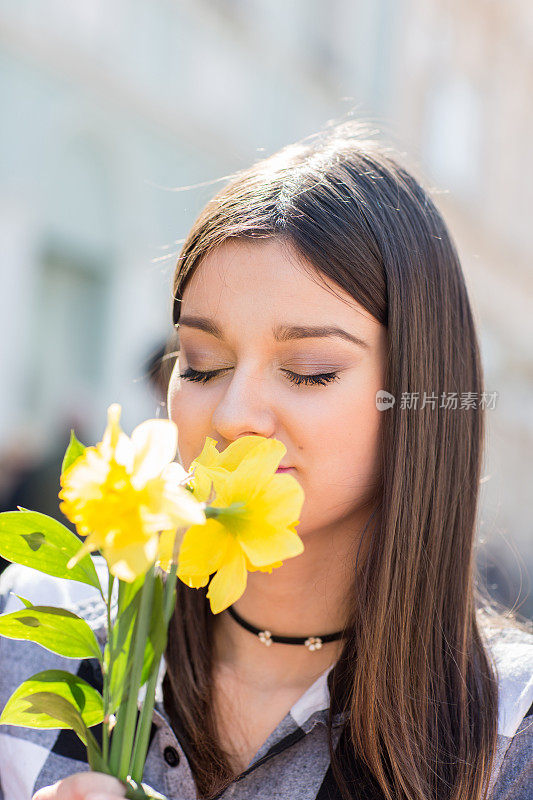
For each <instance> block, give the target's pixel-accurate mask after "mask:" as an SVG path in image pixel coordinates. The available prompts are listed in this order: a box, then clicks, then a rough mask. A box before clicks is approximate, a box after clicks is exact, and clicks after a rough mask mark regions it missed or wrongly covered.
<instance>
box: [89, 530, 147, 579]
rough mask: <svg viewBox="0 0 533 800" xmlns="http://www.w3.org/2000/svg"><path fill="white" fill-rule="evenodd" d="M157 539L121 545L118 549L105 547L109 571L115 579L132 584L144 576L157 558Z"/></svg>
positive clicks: (104, 551)
mask: <svg viewBox="0 0 533 800" xmlns="http://www.w3.org/2000/svg"><path fill="white" fill-rule="evenodd" d="M157 545H158V537H157V536H152V537H151V538H150V539H148V540H146V541H145V542H143V543H139V544H130V545H126V546H124V545H122V547H119V548H116V549H114V548H112V547H106V548H104V550H103V554H104V557H105V560H106V561H107V563H108V566H109V571H110V573H111V574H112V575H114V576H115V578H119V579H120V580H121V581H127V582H128V583H132V582H133V581H134V580H135V579H136V578H138V577H139V576H141V575H144V574H145V573H146V572H147V571H148V569H149V567H150V565H151V564H153V562H154V561H155V559H156V556H157Z"/></svg>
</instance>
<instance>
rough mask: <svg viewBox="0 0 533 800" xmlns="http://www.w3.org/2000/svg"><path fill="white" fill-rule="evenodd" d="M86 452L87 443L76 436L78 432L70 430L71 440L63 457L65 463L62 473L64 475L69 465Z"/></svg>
mask: <svg viewBox="0 0 533 800" xmlns="http://www.w3.org/2000/svg"><path fill="white" fill-rule="evenodd" d="M84 452H85V445H83V444H82V443H81V442H79V441H78V439H77V438H76V434H75V433H74V431H73V430H71V431H70V442H69V443H68V447H67V449H66V452H65V456H64V458H63V464H62V466H61V474H62V475H63V473H64V472H66V471H67V469H68V468H69V467H71V466H72V464H74V462H75V461H77V459H78V458H79V457H80V456H82V455H83V453H84Z"/></svg>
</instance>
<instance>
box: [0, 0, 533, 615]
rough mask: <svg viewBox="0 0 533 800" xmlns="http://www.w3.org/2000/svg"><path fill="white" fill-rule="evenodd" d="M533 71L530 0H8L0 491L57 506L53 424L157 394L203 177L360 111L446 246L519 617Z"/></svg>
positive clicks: (530, 528)
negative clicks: (423, 199)
mask: <svg viewBox="0 0 533 800" xmlns="http://www.w3.org/2000/svg"><path fill="white" fill-rule="evenodd" d="M532 92H533V5H532V4H531V3H530V2H528V1H527V0H471V1H470V2H469V3H462V2H460V1H459V0H327V2H325V0H290V2H287V0H268V2H266V0H83V2H77V3H72V2H70V0H44V2H43V0H24V2H20V0H0V103H1V108H2V110H3V124H2V126H1V128H0V147H1V152H2V159H1V164H0V241H1V242H2V251H1V252H2V255H1V261H0V278H1V292H0V379H1V382H2V390H1V392H0V505H2V503H9V501H10V500H11V499H12V498H13V497H15V496H16V497H20V496H21V494H20V490H21V488H22V490H23V494H22V496H24V497H28V498H30V499H31V500H32V501H33V502H34V505H33V507H38V508H39V510H43V511H47V512H48V513H53V508H54V507H57V501H56V496H55V494H54V493H55V492H56V488H57V487H56V486H54V488H53V491H52V488H51V487H52V486H53V484H54V481H55V480H56V478H53V479H51V477H50V476H52V475H54V476H57V474H58V469H59V464H60V459H61V453H62V451H63V450H64V447H65V446H66V441H67V437H68V430H69V428H70V427H74V428H75V429H76V430H77V431H78V432H79V436H80V438H82V439H84V440H85V441H94V440H96V439H97V438H98V437H99V436H100V434H101V432H102V430H103V425H104V422H105V419H104V415H105V409H106V408H107V406H108V405H109V403H111V402H114V401H118V402H120V403H121V404H122V406H123V424H124V428H125V429H126V430H131V428H132V427H133V426H134V425H135V424H136V423H138V422H139V421H140V420H141V419H144V418H146V417H149V416H154V415H157V414H162V415H164V414H166V410H165V408H164V406H163V405H161V398H160V396H159V395H158V394H157V391H156V390H155V389H154V387H153V386H151V385H150V384H149V382H148V380H147V378H146V368H145V365H146V362H147V360H148V359H149V357H150V355H151V354H152V353H153V352H155V351H156V350H157V348H158V347H159V346H160V344H161V342H162V341H163V340H164V338H165V337H166V336H167V334H168V332H169V330H170V279H171V275H172V270H173V266H174V262H175V255H176V253H177V251H178V250H179V241H180V240H181V239H182V238H183V237H184V236H185V235H186V233H187V230H188V228H189V226H190V224H191V222H192V221H193V219H194V217H195V216H196V214H197V212H198V211H199V210H200V208H201V207H202V205H203V204H204V203H205V202H206V200H207V199H209V197H210V196H211V195H212V194H213V193H214V191H215V190H216V189H217V188H218V186H219V182H217V181H220V179H223V178H224V176H227V175H229V174H230V173H231V172H233V171H234V170H236V169H238V168H241V167H244V166H247V165H248V164H249V163H251V162H252V161H253V160H254V159H256V158H258V157H260V156H262V155H263V154H268V153H270V152H273V151H274V150H275V149H277V148H278V147H280V146H281V145H284V144H287V143H288V142H290V141H294V140H296V139H298V138H300V137H302V136H305V135H307V134H310V133H313V132H314V131H315V130H318V129H319V128H321V127H323V126H324V125H325V123H326V122H327V121H328V120H330V119H336V120H340V119H343V118H348V116H354V117H361V118H363V119H371V120H373V121H375V123H376V127H377V128H380V129H381V130H383V132H384V135H385V137H386V138H389V139H390V140H392V141H393V143H395V144H396V145H397V146H398V147H399V149H400V150H401V151H402V152H405V153H406V154H407V156H408V158H409V162H410V163H411V165H414V166H415V168H417V169H418V174H419V175H422V176H423V177H424V176H425V177H426V182H429V185H430V186H431V187H434V188H435V194H434V196H435V199H436V201H437V203H438V205H439V206H440V207H441V208H442V209H443V211H444V214H445V216H446V219H447V220H448V222H449V224H450V227H451V230H452V232H453V233H454V235H455V238H456V241H457V244H458V247H459V251H460V254H461V256H462V260H463V265H464V269H465V273H466V277H467V282H468V284H469V288H470V291H471V298H472V301H473V305H474V309H475V313H476V317H477V320H478V324H479V330H480V334H481V340H482V349H483V357H484V364H485V370H486V385H487V389H488V390H490V391H497V392H498V395H499V396H498V400H497V403H496V408H495V409H494V410H491V411H488V412H487V421H488V425H489V431H488V443H489V449H488V453H487V459H486V465H485V469H484V483H483V495H482V508H481V526H480V538H481V540H482V542H483V545H482V547H481V548H480V564H481V566H482V568H483V571H484V574H486V576H487V580H488V582H489V584H492V585H493V591H494V593H495V594H496V595H497V596H500V597H501V598H502V599H504V600H506V601H508V602H511V603H513V602H515V601H517V603H518V604H522V605H521V611H522V613H524V614H528V615H529V616H533V598H532V597H531V596H529V597H527V595H528V593H529V592H530V591H531V587H530V586H528V581H531V579H532V576H533V547H532V541H533V523H532V521H531V514H530V513H529V509H528V507H527V498H528V497H529V491H530V486H531V480H532V477H533V465H532V460H533V455H532V453H533V413H532V411H533V407H532V406H533V403H532V395H533V353H532V343H533V314H532V313H531V302H532V297H533V265H532V253H533V247H532V245H531V237H530V227H531V211H532V209H533V151H532V148H531V142H532V141H533V105H532V104H531V96H532ZM198 184H200V185H198ZM191 185H192V186H194V187H195V188H191V189H186V188H184V187H187V186H191ZM176 187H179V189H180V190H179V191H175V190H174V189H175V188H176ZM43 476H44V477H43ZM47 481H48V482H47ZM15 490H16V491H15ZM24 491H25V492H26V494H24ZM14 492H15V493H14ZM17 492H18V494H17ZM35 498H37V499H35ZM30 499H28V500H27V502H28V504H29V503H30ZM37 503H39V505H37ZM4 507H6V506H5V505H4ZM7 507H11V506H9V505H8V506H7ZM520 580H521V581H522V586H521V587H520V586H519V583H520ZM524 599H525V602H524Z"/></svg>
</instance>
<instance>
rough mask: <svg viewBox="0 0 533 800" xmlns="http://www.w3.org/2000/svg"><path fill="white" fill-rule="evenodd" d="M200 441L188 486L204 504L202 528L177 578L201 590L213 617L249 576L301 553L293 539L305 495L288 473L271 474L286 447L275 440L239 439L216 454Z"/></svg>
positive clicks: (195, 530)
mask: <svg viewBox="0 0 533 800" xmlns="http://www.w3.org/2000/svg"><path fill="white" fill-rule="evenodd" d="M216 444H217V442H216V441H215V440H214V439H210V438H209V437H207V438H206V442H205V446H204V449H203V451H202V453H201V454H200V455H199V456H198V458H197V459H196V460H195V461H193V463H192V464H191V469H194V473H193V478H192V481H191V488H192V491H193V495H194V496H195V497H196V498H197V499H198V500H200V501H202V502H205V501H207V500H208V499H210V497H211V495H212V494H213V492H214V499H213V500H212V501H211V502H212V504H211V505H210V506H208V508H206V515H207V517H208V519H207V522H206V523H205V525H202V526H199V525H193V526H192V527H191V528H189V530H188V531H187V532H186V533H185V536H184V537H183V541H182V543H181V547H180V551H179V564H178V577H179V578H180V579H181V580H182V581H183V582H184V583H186V584H187V585H188V586H191V587H194V588H199V587H201V586H206V585H207V583H208V581H209V578H210V576H211V575H213V573H216V574H215V575H214V577H213V578H212V579H211V583H210V584H209V590H208V593H207V596H208V598H209V600H210V603H211V610H212V611H213V613H214V614H217V613H219V612H220V611H223V610H224V609H225V608H228V606H230V605H232V603H234V602H235V601H236V600H237V599H238V598H239V597H240V596H241V595H242V594H243V592H244V590H245V589H246V582H247V573H248V572H253V571H256V570H261V571H262V572H272V570H273V569H274V568H276V567H280V566H281V565H282V563H283V560H284V559H286V558H292V557H293V556H297V555H299V554H300V553H302V552H303V549H304V546H303V543H302V540H301V539H300V537H299V536H298V534H297V533H296V526H297V525H298V524H299V522H298V516H299V514H300V512H301V509H302V505H303V501H304V493H303V489H302V488H301V486H300V484H299V483H298V481H297V480H296V478H294V476H292V475H287V474H283V473H276V469H277V467H278V465H279V463H280V461H281V459H282V458H283V456H284V454H285V452H286V448H285V445H283V444H282V443H281V442H279V441H278V440H277V439H266V438H265V437H262V436H243V437H241V438H240V439H237V440H236V441H235V442H232V444H230V445H229V447H227V448H226V449H225V450H224V451H223V452H222V453H219V452H218V451H217V449H216Z"/></svg>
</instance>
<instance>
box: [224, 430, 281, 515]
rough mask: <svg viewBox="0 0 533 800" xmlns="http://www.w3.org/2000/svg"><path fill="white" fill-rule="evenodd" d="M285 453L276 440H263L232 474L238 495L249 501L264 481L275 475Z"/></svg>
mask: <svg viewBox="0 0 533 800" xmlns="http://www.w3.org/2000/svg"><path fill="white" fill-rule="evenodd" d="M243 438H244V437H243ZM248 438H252V437H248ZM230 446H231V445H230ZM286 452H287V448H286V447H285V445H284V444H283V443H282V442H280V441H279V440H278V439H264V438H263V439H262V441H260V442H259V444H258V445H257V446H256V447H254V448H253V449H251V450H250V452H249V453H248V455H246V456H245V457H244V458H243V460H242V461H241V463H240V464H239V466H238V467H237V468H236V469H235V471H234V472H233V473H232V478H233V481H234V482H235V483H234V485H235V486H238V491H239V495H240V496H241V497H242V498H243V499H246V500H248V501H249V500H251V498H252V497H254V495H255V494H256V493H257V492H258V491H260V490H261V489H262V488H263V486H264V484H265V483H266V481H267V480H269V479H270V478H271V477H272V476H273V475H275V474H276V470H277V468H278V466H279V462H280V461H281V459H282V458H283V456H284V455H285V453H286Z"/></svg>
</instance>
